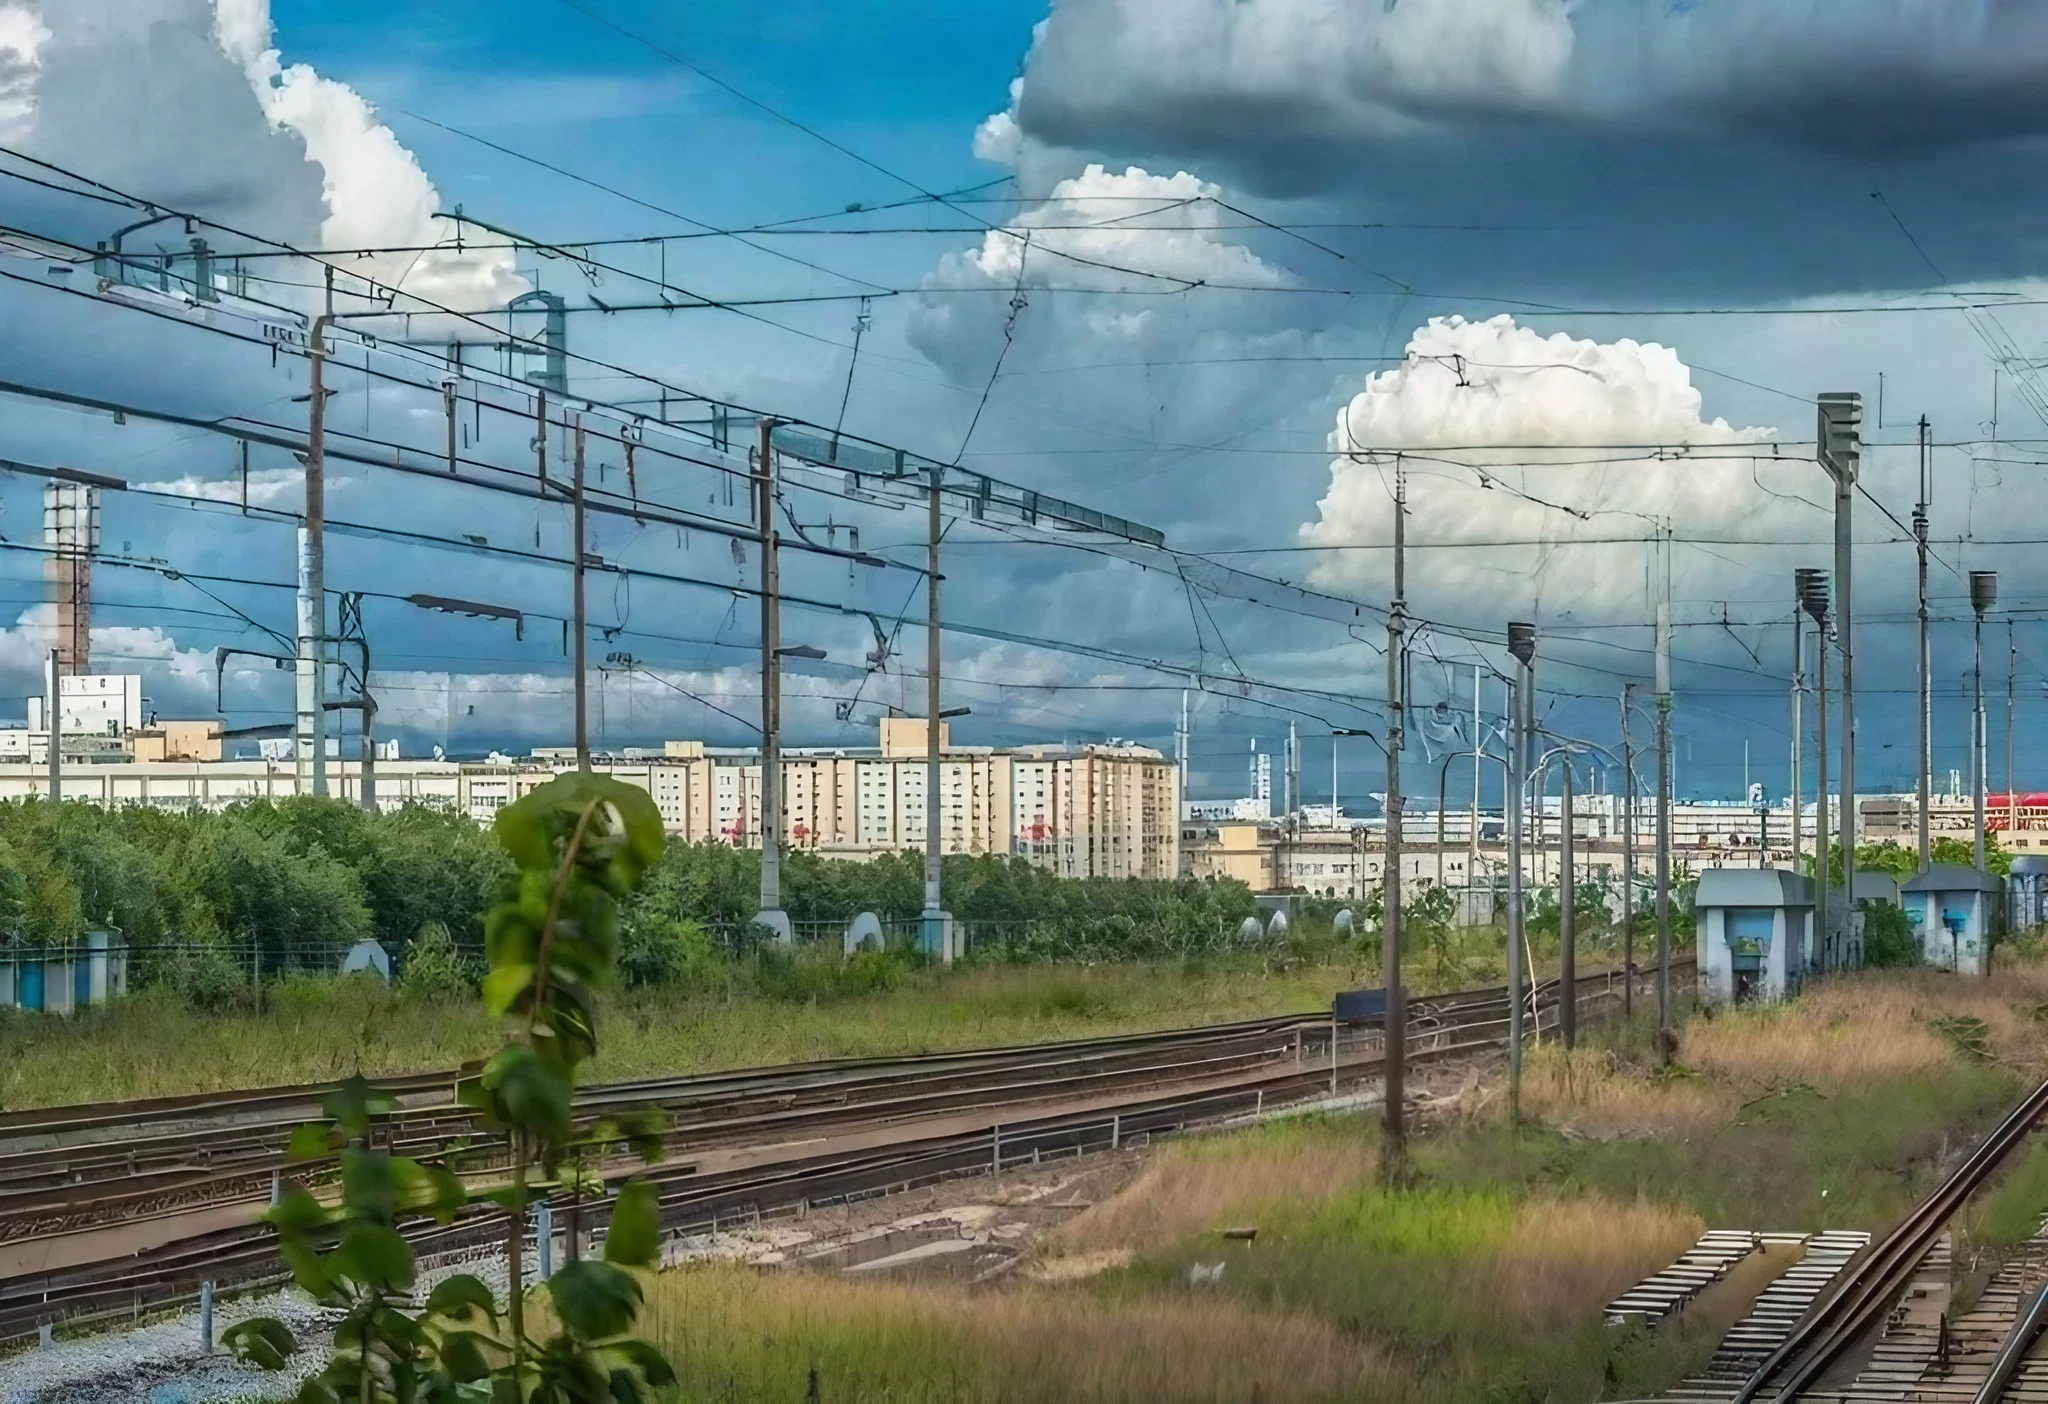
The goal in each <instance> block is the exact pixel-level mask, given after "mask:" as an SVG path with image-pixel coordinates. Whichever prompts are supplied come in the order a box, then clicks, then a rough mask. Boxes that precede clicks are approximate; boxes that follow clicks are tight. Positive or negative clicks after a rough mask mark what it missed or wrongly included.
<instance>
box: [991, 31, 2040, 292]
mask: <svg viewBox="0 0 2048 1404" xmlns="http://www.w3.org/2000/svg"><path fill="white" fill-rule="evenodd" d="M2044 79H2048V7H2043V6H2040V5H2034V4H2028V5H2018V4H2009V3H1989V0H1971V3H1961V2H1960V0H1898V3H1885V4H1879V3H1874V0H1856V2H1855V3H1851V0H1719V3H1709V2H1707V0H1702V3H1696V4H1668V5H1667V4H1648V3H1637V0H1606V2H1605V3H1602V2H1601V0H1593V2H1592V3H1585V4H1577V5H1573V4H1568V3H1565V0H1398V2H1397V3H1377V4H1349V3H1344V4H1340V3H1337V0H1165V3H1157V0H1154V2H1153V3H1144V4H1140V3H1139V0H1061V3H1058V4H1057V5H1056V6H1055V8H1054V10H1053V12H1052V15H1051V17H1050V18H1049V19H1048V21H1047V22H1046V24H1045V25H1044V27H1043V29H1042V30H1041V32H1040V35H1039V37H1038V39H1037V42H1036V43H1035V45H1034V47H1033V50H1032V52H1031V55H1030V57H1029V60H1028V62H1027V65H1026V69H1025V75H1024V79H1023V82H1022V84H1021V86H1020V89H1019V94H1018V98H1017V102H1016V106H1015V112H1014V121H1015V123H1016V125H1017V127H1018V128H1019V129H1021V131H1022V133H1023V135H1024V137H1025V138H1026V147H1027V150H1026V153H1025V155H1024V169H1025V170H1026V172H1027V174H1028V173H1029V172H1030V171H1031V166H1032V158H1031V155H1030V153H1029V149H1028V148H1029V147H1030V146H1031V145H1033V144H1036V145H1037V146H1038V147H1039V148H1040V149H1045V148H1053V149H1062V150H1070V151H1087V152H1104V153H1108V154H1111V155H1113V156H1115V157H1116V158H1117V159H1120V160H1121V159H1126V158H1128V159H1135V160H1140V161H1145V162H1148V163H1150V164H1152V165H1153V166H1154V168H1158V167H1161V166H1163V167H1165V168H1166V169H1174V168H1176V167H1179V166H1185V167H1186V168H1188V169H1192V170H1197V171H1199V172H1201V173H1202V174H1204V175H1205V176H1206V177H1208V178H1211V179H1221V180H1223V181H1225V182H1226V183H1228V184H1231V185H1232V186H1234V187H1237V188H1240V189H1244V190H1248V191H1251V192H1254V193H1257V194H1259V195H1261V196H1264V197H1266V198H1267V199H1269V200H1271V199H1290V198H1293V199H1302V200H1306V201H1312V202H1314V204H1315V205H1317V206H1318V207H1319V208H1320V210H1321V211H1322V212H1323V213H1324V214H1326V215H1330V214H1334V216H1335V217H1337V218H1347V219H1354V220H1359V221H1394V222H1409V223H1430V224H1452V223H1459V224H1488V225H1496V226H1508V228H1505V229H1502V230H1500V231H1499V232H1498V233H1497V234H1494V235H1491V236H1489V235H1487V234H1485V233H1479V232H1474V233H1465V234H1460V235H1456V236H1454V237H1445V236H1443V235H1441V234H1438V233H1427V234H1419V235H1403V234H1401V233H1399V232H1388V233H1381V234H1377V235H1375V236H1373V237H1372V239H1371V240H1370V241H1369V242H1367V241H1364V240H1356V239H1355V240H1353V242H1351V243H1350V244H1347V245H1346V247H1347V248H1349V249H1363V248H1366V247H1369V248H1371V249H1372V250H1374V251H1375V252H1377V253H1379V254H1380V255H1381V256H1382V258H1383V259H1384V260H1385V262H1386V264H1387V265H1390V266H1394V267H1397V268H1399V269H1403V270H1405V276H1409V277H1410V278H1411V281H1415V282H1417V284H1418V285H1422V284H1424V283H1425V282H1426V283H1430V284H1433V285H1434V286H1435V288H1436V289H1441V290H1443V291H1447V292H1453V293H1469V292H1474V291H1478V292H1486V293H1497V292H1500V291H1503V287H1501V286H1496V285H1491V284H1488V283H1486V282H1485V279H1486V278H1487V277H1488V275H1489V274H1493V273H1507V274H1510V275H1511V276H1512V279H1513V281H1514V282H1515V283H1516V284H1517V285H1518V287H1519V288H1520V290H1521V291H1522V293H1523V294H1524V295H1525V296H1526V295H1529V294H1532V293H1533V294H1535V295H1538V296H1541V295H1544V294H1551V295H1569V294H1572V293H1575V292H1580V291H1584V290H1588V289H1593V288H1598V289H1599V290H1601V291H1602V292H1604V293H1606V294H1607V295H1608V296H1609V297H1618V298H1628V297H1637V296H1660V295H1696V294H1703V293H1706V292H1709V291H1724V292H1728V293H1731V294H1741V295H1744V296H1752V297H1759V296H1778V297H1791V296H1799V295H1804V294H1820V293H1830V292H1836V291H1842V290H1851V289H1865V288H1879V287H1886V288H1900V287H1918V286H1924V285H1926V284H1929V283H1932V282H1934V281H1937V280H1936V278H1935V276H1934V275H1933V273H1932V272H1931V271H1930V270H1929V269H1928V268H1927V266H1926V264H1925V263H1924V262H1922V261H1921V260H1920V258H1919V257H1918V255H1916V254H1915V253H1914V252H1913V251H1912V249H1911V247H1910V245H1908V244H1907V243H1906V242H1905V241H1904V240H1903V239H1901V238H1900V237H1899V236H1898V234H1897V231H1896V229H1894V228H1892V227H1891V225H1890V221H1889V217H1888V216H1887V215H1885V213H1884V212H1883V210H1882V209H1880V208H1878V207H1876V206H1874V205H1873V203H1872V201H1871V200H1870V198H1869V197H1870V193H1871V192H1872V191H1873V190H1879V189H1882V190H1884V191H1885V192H1886V194H1887V196H1888V197H1889V198H1890V199H1891V200H1892V202H1893V204H1894V205H1895V206H1897V207H1899V208H1900V210H1901V212H1902V213H1903V214H1904V215H1905V216H1906V218H1907V219H1908V221H1909V222H1910V223H1911V224H1912V226H1913V228H1914V230H1915V233H1916V234H1919V235H1920V236H1921V237H1922V242H1923V243H1924V244H1925V245H1926V246H1927V247H1928V249H1929V250H1930V252H1931V253H1933V255H1934V256H1935V258H1936V259H1937V261H1938V262H1939V264H1940V267H1941V272H1942V274H1943V275H1945V276H1946V277H1947V278H1948V279H1950V280H1966V279H1973V278H1990V277H2002V276H2015V275H2018V274H2021V273H2025V272H2029V271H2032V270H2033V269H2034V268H2035V267H2037V266H2038V247H2039V241H2040V237H2041V233H2042V223H2043V221H2042V219H2041V217H2040V214H2039V211H2038V210H2037V209H2036V207H2035V205H2034V202H2033V198H2032V195H2031V191H2032V190H2033V189H2035V188H2037V187H2038V185H2039V184H2040V181H2041V179H2042V178H2043V177H2044V176H2048V141H2044V139H2043V138H2044V134H2048V83H2044V81H2043V80H2044ZM1475 278H1478V279H1480V280H1481V281H1480V283H1479V284H1477V285H1475V284H1474V281H1473V280H1474V279H1475Z"/></svg>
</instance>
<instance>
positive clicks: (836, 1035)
mask: <svg viewBox="0 0 2048 1404" xmlns="http://www.w3.org/2000/svg"><path fill="white" fill-rule="evenodd" d="M1485 935H1486V933H1483V932H1481V933H1475V934H1473V935H1471V936H1469V937H1467V938H1465V945H1464V947H1462V948H1461V949H1465V950H1466V951H1467V953H1466V954H1465V955H1464V956H1463V957H1461V958H1460V959H1459V960H1458V961H1455V962H1452V963H1448V964H1441V965H1439V964H1438V963H1436V962H1434V961H1425V960H1422V959H1420V958H1418V960H1417V962H1416V968H1415V970H1414V971H1413V973H1412V974H1411V977H1410V980H1411V986H1412V988H1414V989H1415V990H1416V991H1417V992H1418V993H1436V992H1441V991H1444V990H1449V989H1459V988H1470V987H1473V986H1475V985H1482V984H1485V983H1486V982H1488V981H1489V980H1498V979H1500V978H1502V976H1501V974H1500V967H1499V960H1500V951H1499V945H1500V942H1499V938H1498V936H1497V935H1495V936H1494V937H1493V938H1492V945H1491V947H1490V949H1492V951H1493V956H1492V961H1493V963H1492V964H1491V965H1490V966H1489V965H1488V964H1487V963H1486V958H1485V956H1484V955H1483V949H1485V948H1488V947H1487V946H1486V941H1485V939H1484V938H1485ZM860 959H865V960H866V961H867V963H866V964H858V963H857V964H854V965H842V964H841V963H840V961H839V960H838V958H837V956H836V954H834V953H831V952H806V953H804V954H802V955H800V956H798V957H795V958H793V959H792V958H779V959H777V960H776V961H774V962H772V963H764V968H763V969H761V970H752V969H750V968H747V967H735V969H736V971H738V972H739V973H740V974H742V975H745V976H747V977H748V978H734V979H731V980H729V981H727V982H725V984H724V986H723V988H721V989H719V990H717V991H715V992H710V991H705V990H702V989H695V990H665V989H639V990H628V991H623V992H620V993H617V994H615V995H612V996H610V997H609V998H607V999H606V1001H605V1006H604V1012H603V1016H602V1017H603V1025H602V1032H603V1036H602V1038H601V1039H600V1043H601V1046H602V1051H601V1052H600V1054H599V1055H598V1057H597V1058H595V1059H594V1060H592V1062H591V1063H590V1064H589V1065H588V1071H587V1074H586V1076H587V1077H588V1079H590V1080H593V1081H617V1080H621V1079H626V1078H633V1077H646V1076H652V1075H656V1074H661V1073H673V1072H687V1071H693V1070H712V1069H719V1068H730V1067H747V1066H757V1065H762V1064H770V1063H781V1062H802V1061H809V1060H813V1059H822V1058H846V1057H871V1056H888V1055H896V1054H910V1053H923V1052H933V1051H941V1050H945V1049H953V1048H969V1047H987V1046H992V1045H999V1044H1014V1043H1029V1042H1036V1041H1040V1040H1048V1039H1063V1038H1085V1037H1089V1036H1093V1035H1101V1034H1111V1033H1124V1032H1135V1031H1141V1030H1148V1029H1159V1028H1171V1027H1175V1026H1180V1025H1191V1024H1202V1023H1213V1022H1219V1021H1223V1020H1229V1019H1237V1018H1250V1017H1254V1016H1257V1015H1264V1014H1280V1013H1292V1012H1297V1011H1307V1010H1316V1009H1328V1008H1329V1007H1330V999H1331V996H1332V995H1333V994H1334V993H1335V992H1336V991H1338V990H1340V989H1348V988H1353V987H1358V986H1366V985H1377V984H1378V983H1379V978H1380V974H1379V961H1378V957H1377V954H1374V953H1365V952H1361V951H1360V950H1359V949H1358V948H1357V947H1336V948H1330V947H1327V946H1321V947H1319V946H1316V945H1314V944H1313V943H1308V942H1297V943H1295V944H1294V945H1292V946H1291V947H1287V948H1283V949H1279V950H1276V951H1273V952H1271V953H1269V954H1268V955H1267V956H1266V957H1264V958H1263V959H1261V958H1258V957H1246V958H1242V959H1239V960H1236V961H1233V962H1228V963H1218V962H1210V963H1189V964H1176V965H1143V964H1128V965H1122V964H1119V965H1087V966H1082V965H1053V964H1047V965H975V966H971V967H967V968H964V969H959V970H953V971H947V970H942V969H938V968H935V967H923V968H920V967H917V966H911V965H904V964H902V963H900V962H887V963H884V964H885V965H886V969H878V968H877V966H876V964H875V962H874V958H873V957H866V958H857V961H858V960H860ZM1596 964H1597V961H1596V960H1595V959H1594V958H1592V957H1590V956H1589V957H1587V958H1585V959H1583V960H1582V962H1581V968H1582V969H1587V970H1590V969H1593V968H1595V965H1596ZM499 1039H500V1030H499V1029H498V1027H497V1026H496V1024H495V1023H494V1022H493V1021H492V1020H491V1019H489V1018H488V1017H487V1016H486V1015H485V1014H484V1012H483V1010H482V1008H481V1006H480V1003H479V1002H478V1001H477V1000H476V999H474V998H473V997H464V996H456V997H450V998H441V999H434V998H417V997H412V996H407V995H403V994H400V993H395V992H393V991H391V990H388V989H386V988H384V987H383V986H382V985H381V984H379V983H377V982H376V981H374V980H372V979H369V978H367V977H357V978H354V979H349V980H333V979H310V978H299V979H294V980H287V981H283V982H278V983H273V984H269V985H266V986H264V987H263V991H262V995H261V1006H260V1007H254V1006H253V1005H249V1006H233V1007H227V1008H218V1009H205V1008H200V1007H196V1006H195V1005H194V1004H192V1003H191V1002H190V1001H188V1000H184V999H181V998H178V997H176V996H174V995H172V994H170V993H169V992H167V991H151V992H144V993H140V994H137V995H135V996H132V997H130V998H129V999H127V1000H125V1001H122V1002H119V1003H116V1004H114V1005H111V1006H108V1007H104V1008H98V1009H92V1010H87V1011H84V1012H82V1013H80V1014H78V1015H76V1016H73V1017H71V1018H68V1019H59V1018H53V1017H49V1016H43V1015H34V1014H23V1013H20V1012H18V1011H0V1110H14V1109H20V1108H25V1107H40V1106H63V1105H71V1104H76V1103H81V1102H97V1101H108V1100H114V1099H118V1098H131V1097H157V1096H176V1095H180V1094H184V1093H193V1092H211V1091H225V1090H232V1089H236V1088H249V1087H275V1086H281V1085H289V1084H295V1083H305V1082H320V1081H325V1080H328V1079H331V1078H336V1077H343V1076H347V1075H348V1074H350V1073H355V1072H362V1073H364V1074H366V1075H369V1076H372V1077H376V1076H395V1075H398V1074H404V1073H418V1072H438V1071H443V1070H447V1069H451V1068H455V1067H459V1066H460V1065H461V1064H463V1063H464V1062H466V1061H469V1060H472V1059H478V1058H483V1057H486V1056H488V1055H489V1054H490V1053H491V1052H493V1051H495V1049H496V1048H497V1046H498V1043H499Z"/></svg>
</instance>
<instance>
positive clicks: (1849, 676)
mask: <svg viewBox="0 0 2048 1404" xmlns="http://www.w3.org/2000/svg"><path fill="white" fill-rule="evenodd" d="M1855 484H1856V479H1855V476H1854V472H1853V470H1850V471H1845V472H1842V473H1840V474H1838V475H1837V476H1836V478H1835V582H1836V583H1835V590H1836V595H1835V619H1836V621H1837V622H1836V625H1835V627H1836V629H1837V630H1838V631H1839V636H1840V647H1841V651H1842V801H1841V804H1840V806H1839V807H1838V810H1837V818H1836V821H1835V822H1836V827H1837V828H1839V829H1840V830H1841V832H1842V918H1841V929H1840V932H1839V933H1838V935H1837V938H1836V942H1835V950H1834V957H1835V963H1837V964H1839V963H1840V961H1841V959H1842V953H1843V952H1844V951H1845V950H1847V948H1848V945H1849V942H1850V941H1851V940H1852V939H1853V938H1854V936H1855V928H1856V609H1855V580H1854V569H1853V562H1854V553H1853V552H1852V550H1851V540H1850V522H1851V515H1852V512H1853V509H1854V507H1855V500H1856V499H1855V492H1856V487H1855Z"/></svg>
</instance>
